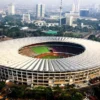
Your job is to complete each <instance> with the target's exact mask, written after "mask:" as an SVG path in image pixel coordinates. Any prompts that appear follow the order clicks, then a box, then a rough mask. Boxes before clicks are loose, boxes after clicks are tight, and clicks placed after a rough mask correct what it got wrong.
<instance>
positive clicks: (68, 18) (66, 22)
mask: <svg viewBox="0 0 100 100" xmlns="http://www.w3.org/2000/svg"><path fill="white" fill-rule="evenodd" d="M73 21H75V18H74V17H73V16H66V17H64V18H62V20H61V23H62V25H69V26H73Z"/></svg>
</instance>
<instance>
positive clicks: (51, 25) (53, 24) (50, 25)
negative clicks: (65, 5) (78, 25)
mask: <svg viewBox="0 0 100 100" xmlns="http://www.w3.org/2000/svg"><path fill="white" fill-rule="evenodd" d="M58 25H59V23H47V24H46V26H47V27H55V26H58Z"/></svg>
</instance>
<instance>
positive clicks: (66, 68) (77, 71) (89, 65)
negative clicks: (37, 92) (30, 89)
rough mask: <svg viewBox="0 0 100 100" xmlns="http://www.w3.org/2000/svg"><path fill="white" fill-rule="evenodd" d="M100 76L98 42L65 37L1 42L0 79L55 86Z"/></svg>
mask: <svg viewBox="0 0 100 100" xmlns="http://www.w3.org/2000/svg"><path fill="white" fill-rule="evenodd" d="M99 76H100V43H99V42H95V41H90V40H84V39H76V38H68V37H28V38H21V39H14V40H9V41H4V42H0V80H1V81H5V80H11V81H13V82H14V83H18V84H27V85H29V84H34V85H42V86H55V85H66V84H77V83H83V82H84V81H89V80H90V79H93V78H95V77H99Z"/></svg>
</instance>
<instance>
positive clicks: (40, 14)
mask: <svg viewBox="0 0 100 100" xmlns="http://www.w3.org/2000/svg"><path fill="white" fill-rule="evenodd" d="M36 17H37V18H44V17H45V5H44V4H37V5H36Z"/></svg>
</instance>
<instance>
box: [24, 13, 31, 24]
mask: <svg viewBox="0 0 100 100" xmlns="http://www.w3.org/2000/svg"><path fill="white" fill-rule="evenodd" d="M23 22H26V23H30V14H23Z"/></svg>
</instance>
